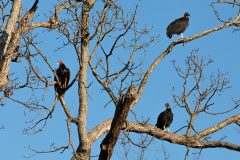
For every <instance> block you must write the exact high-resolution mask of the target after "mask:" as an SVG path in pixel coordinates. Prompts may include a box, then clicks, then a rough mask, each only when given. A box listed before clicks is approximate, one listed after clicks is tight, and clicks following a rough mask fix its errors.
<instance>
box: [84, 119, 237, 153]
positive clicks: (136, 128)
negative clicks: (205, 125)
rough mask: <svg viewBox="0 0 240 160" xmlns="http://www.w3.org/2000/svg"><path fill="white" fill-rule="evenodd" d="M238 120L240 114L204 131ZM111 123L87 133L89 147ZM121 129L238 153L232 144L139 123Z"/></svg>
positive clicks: (180, 142)
mask: <svg viewBox="0 0 240 160" xmlns="http://www.w3.org/2000/svg"><path fill="white" fill-rule="evenodd" d="M239 119H240V114H239V115H236V116H233V117H231V118H229V119H227V120H226V121H223V122H222V123H219V124H221V125H220V126H221V127H219V124H218V125H216V126H214V127H211V128H210V129H206V130H205V131H206V132H207V133H209V134H211V133H214V132H211V131H213V129H215V130H219V129H221V128H223V127H225V126H226V125H227V124H226V123H228V124H230V122H231V123H233V122H236V121H237V120H239ZM111 123H112V119H108V120H106V121H104V122H102V123H101V124H99V125H98V126H96V127H95V128H94V129H92V131H91V132H89V133H88V135H89V139H90V141H91V142H90V143H91V145H92V144H93V143H94V142H95V141H96V140H97V139H98V138H100V137H101V136H102V135H103V134H104V133H106V132H108V131H109V129H110V125H111ZM216 128H217V129H216ZM122 129H126V130H128V131H129V132H135V133H144V134H148V135H151V136H154V137H155V138H158V139H161V140H165V141H168V142H170V143H173V144H180V145H184V146H187V147H189V148H200V149H201V148H226V149H230V150H234V151H240V146H239V145H236V144H232V143H229V142H223V141H210V142H203V141H201V140H200V138H201V137H202V136H196V135H198V134H196V135H195V136H192V137H187V136H184V135H179V134H175V133H170V132H166V131H163V130H161V129H158V128H156V127H154V126H152V125H149V124H145V125H142V124H140V123H135V122H127V128H126V127H125V126H124V127H123V128H122ZM203 133H204V132H203V131H202V132H199V134H200V135H203Z"/></svg>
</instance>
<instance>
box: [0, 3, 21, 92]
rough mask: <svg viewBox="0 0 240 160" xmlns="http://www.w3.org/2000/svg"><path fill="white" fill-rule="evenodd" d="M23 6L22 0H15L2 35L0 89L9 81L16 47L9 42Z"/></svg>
mask: <svg viewBox="0 0 240 160" xmlns="http://www.w3.org/2000/svg"><path fill="white" fill-rule="evenodd" d="M21 6H22V0H15V1H14V2H13V7H12V11H11V13H10V17H9V19H8V22H7V25H6V29H5V31H4V33H3V35H2V36H1V46H0V75H1V77H0V90H2V88H3V87H5V86H6V84H7V83H9V81H10V80H9V78H8V74H9V69H10V64H11V57H12V52H10V51H13V50H14V49H10V50H8V48H9V43H10V40H11V38H12V34H13V33H14V31H15V25H16V23H17V21H18V17H19V15H20V11H21V8H22V7H21Z"/></svg>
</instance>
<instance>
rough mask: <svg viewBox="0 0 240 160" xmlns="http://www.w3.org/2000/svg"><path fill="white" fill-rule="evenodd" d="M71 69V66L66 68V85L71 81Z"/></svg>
mask: <svg viewBox="0 0 240 160" xmlns="http://www.w3.org/2000/svg"><path fill="white" fill-rule="evenodd" d="M70 74H71V73H70V69H69V68H66V69H65V75H66V85H68V83H69V80H70Z"/></svg>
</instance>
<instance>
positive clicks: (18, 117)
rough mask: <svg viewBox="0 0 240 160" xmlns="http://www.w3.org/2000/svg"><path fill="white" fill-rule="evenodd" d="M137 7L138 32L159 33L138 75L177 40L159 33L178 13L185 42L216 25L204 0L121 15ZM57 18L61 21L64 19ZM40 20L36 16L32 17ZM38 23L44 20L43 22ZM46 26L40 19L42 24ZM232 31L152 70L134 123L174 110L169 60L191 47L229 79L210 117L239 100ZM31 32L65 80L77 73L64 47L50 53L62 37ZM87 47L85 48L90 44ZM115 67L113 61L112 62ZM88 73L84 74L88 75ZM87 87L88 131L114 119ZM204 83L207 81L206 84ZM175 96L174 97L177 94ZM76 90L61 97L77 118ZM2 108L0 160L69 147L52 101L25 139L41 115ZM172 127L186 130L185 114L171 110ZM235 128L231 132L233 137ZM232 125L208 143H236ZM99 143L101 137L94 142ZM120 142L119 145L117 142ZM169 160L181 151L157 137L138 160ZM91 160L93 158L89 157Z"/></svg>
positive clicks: (209, 152) (219, 155)
mask: <svg viewBox="0 0 240 160" xmlns="http://www.w3.org/2000/svg"><path fill="white" fill-rule="evenodd" d="M30 2H33V1H32V0H31V1H29V0H28V1H26V0H25V1H24V2H23V3H24V7H26V6H28V7H29V6H31V4H32V3H30ZM54 3H56V0H54V1H53V0H51V1H40V2H39V7H38V12H37V13H38V14H39V15H40V16H39V17H44V14H47V15H48V14H49V12H50V10H51V11H53V7H52V5H53V4H54ZM136 3H139V7H138V11H137V21H138V23H139V25H140V26H144V25H146V26H147V27H149V28H152V29H151V35H157V34H160V39H159V41H158V42H157V43H154V44H153V45H152V46H150V47H149V48H147V50H146V52H145V53H141V55H143V56H144V54H145V61H144V65H143V70H144V71H145V70H146V69H147V67H148V66H149V65H150V63H151V62H152V61H153V60H154V58H156V57H157V56H158V55H159V54H160V53H161V52H162V51H164V50H165V49H166V47H167V46H168V45H169V44H170V43H171V41H172V40H174V39H177V38H178V36H173V38H172V39H171V40H170V39H168V38H167V37H166V27H167V25H168V24H169V23H170V22H171V21H172V20H174V19H176V18H179V17H181V16H182V15H183V14H184V12H186V11H188V12H189V13H190V14H191V17H190V25H189V27H188V29H187V30H186V32H185V33H184V36H185V37H188V36H191V35H193V34H196V33H199V32H201V31H204V30H206V29H210V28H212V27H214V26H217V25H220V24H221V23H220V22H219V21H218V20H217V18H216V17H215V15H214V12H213V10H212V8H211V7H210V1H184V0H169V1H162V2H161V1H158V0H154V1H153V0H151V1H146V0H145V1H144V0H140V1H139V2H136V1H124V2H123V3H122V6H123V7H124V8H126V9H127V10H128V11H131V12H133V11H134V7H132V6H133V5H134V4H136ZM219 9H220V12H221V16H223V17H224V18H226V19H228V18H229V16H231V15H236V9H234V8H233V7H232V6H229V7H221V8H219ZM63 16H64V15H63ZM39 19H42V18H39ZM43 19H44V18H43ZM45 20H46V18H45ZM232 32H233V28H227V29H224V30H222V31H220V32H215V33H212V34H210V35H207V36H205V37H203V38H200V39H197V40H195V41H193V42H190V43H188V44H186V45H185V46H182V45H179V46H177V47H176V48H175V49H174V50H173V52H172V53H171V54H170V55H169V56H167V57H166V58H165V59H164V60H163V61H162V62H160V64H159V65H158V67H157V68H156V70H155V71H154V73H153V74H152V76H151V77H150V80H149V81H148V83H147V86H146V88H145V90H144V94H143V96H142V99H141V100H140V101H139V103H138V104H137V105H136V106H135V107H134V109H133V110H134V111H135V112H136V113H137V117H138V118H139V119H140V120H141V118H143V119H148V118H149V123H150V124H152V125H155V123H156V119H157V116H158V114H159V113H160V112H161V111H163V109H164V107H163V106H164V104H165V103H166V102H169V103H170V104H172V105H173V98H172V88H173V87H175V88H177V89H179V88H181V86H182V83H181V81H180V79H179V78H177V74H176V72H175V70H174V69H173V66H172V65H171V62H170V61H172V60H174V59H175V60H176V61H177V63H178V64H179V65H182V64H183V63H184V59H185V58H186V57H187V56H188V55H189V54H190V53H191V51H192V50H194V49H199V54H200V55H202V56H206V57H209V56H210V57H211V58H212V59H214V63H213V64H212V65H211V66H210V67H209V68H208V70H207V74H206V76H207V75H209V74H210V73H211V72H215V73H216V72H217V71H218V70H220V71H221V72H223V73H227V74H226V75H227V77H228V79H230V82H231V84H230V86H231V88H230V89H228V90H226V92H224V93H222V94H221V95H219V96H218V97H216V98H215V99H214V100H215V101H214V103H215V106H214V107H215V109H216V110H217V111H224V110H226V109H227V108H230V107H232V106H233V103H232V101H231V98H235V99H239V98H240V97H239V89H240V85H239V83H238V82H239V81H240V73H239V68H240V63H239V59H240V56H239V41H240V35H239V33H240V32H234V33H232ZM34 33H36V34H38V41H39V42H41V43H40V45H39V47H40V49H42V50H43V52H44V53H45V54H46V56H47V57H48V58H49V59H50V63H51V64H52V65H53V66H54V67H55V68H57V64H56V62H57V60H58V59H63V60H64V63H65V64H66V65H67V66H68V67H69V68H70V69H71V71H72V77H71V78H73V75H75V73H76V72H77V67H76V56H75V55H74V54H73V53H72V52H73V50H72V49H71V48H65V49H63V50H60V51H58V52H56V48H57V47H59V46H60V45H61V43H62V40H61V39H57V35H56V34H55V33H53V32H48V31H46V30H45V31H44V32H43V30H41V29H37V30H36V31H34ZM90 48H91V46H90ZM113 61H114V59H113ZM39 65H40V66H41V72H42V73H43V74H50V73H51V72H49V69H48V68H47V66H46V65H42V64H41V63H40V62H39ZM11 72H15V73H16V74H17V75H21V74H22V72H24V64H13V65H12V68H11ZM89 73H90V72H89ZM91 82H93V84H92V86H91V87H90V90H89V112H88V130H90V129H92V128H93V127H94V126H96V125H97V124H99V123H100V122H102V121H104V120H106V119H108V118H110V117H111V116H112V115H113V113H114V106H113V105H112V104H111V105H109V106H107V107H106V108H105V107H104V106H105V104H106V103H107V102H108V101H109V100H110V98H109V97H108V95H106V93H105V92H104V91H102V90H99V85H98V84H97V82H96V81H95V80H94V79H93V77H92V76H91V75H90V76H89V83H91ZM207 82H208V79H206V83H207ZM43 93H44V92H42V91H41V92H39V91H37V92H35V94H36V95H37V96H38V97H40V98H41V96H42V94H43ZM179 93H180V92H179ZM45 94H46V95H45V96H44V99H43V101H42V102H41V103H43V104H45V105H46V106H48V107H51V106H52V104H53V99H54V90H53V87H51V88H49V89H48V90H47V91H46V92H45ZM76 94H77V85H76V84H75V85H74V86H73V88H71V89H70V90H69V91H68V92H67V93H66V94H65V97H66V100H67V104H68V106H69V108H70V110H71V111H72V112H73V113H77V109H78V99H77V95H76ZM30 97H31V95H29V93H28V92H24V91H19V92H16V93H15V94H14V98H18V99H21V98H25V99H28V98H30ZM4 103H5V107H4V108H0V124H2V125H4V127H5V129H3V130H0V142H1V143H0V148H1V149H0V155H1V156H0V157H1V158H0V159H4V160H8V159H9V160H10V159H11V160H13V159H14V160H22V159H25V157H28V156H31V154H32V152H31V151H29V150H28V149H27V148H26V147H28V146H31V147H32V148H34V149H39V150H47V149H48V148H49V146H50V144H52V143H54V144H55V145H56V146H61V145H65V144H67V142H68V135H67V129H66V117H65V115H64V113H63V110H62V108H61V106H60V103H57V107H56V110H55V112H54V114H53V117H52V118H51V119H50V120H49V121H48V123H47V126H46V127H45V128H44V130H43V131H42V132H40V133H38V134H35V135H31V134H29V135H27V134H24V133H23V130H24V128H26V127H28V125H29V123H26V122H29V121H31V120H32V119H33V118H36V119H39V118H42V117H44V116H45V115H46V113H44V112H39V113H38V112H37V113H36V112H31V111H29V110H27V109H25V108H24V107H23V106H20V105H19V104H16V103H12V102H11V101H8V100H6V101H4ZM173 113H174V121H173V124H172V126H171V128H170V130H171V131H176V130H177V129H179V128H180V127H181V126H183V125H185V124H186V118H187V117H186V114H185V113H184V112H183V111H182V109H180V108H179V107H173ZM237 113H239V109H238V110H236V111H234V112H232V113H230V114H227V115H226V116H224V117H221V116H204V115H202V116H200V117H199V118H198V119H197V124H199V130H200V129H203V128H206V127H209V126H211V125H214V124H216V123H218V122H220V121H221V120H223V118H226V117H229V116H231V115H234V114H237ZM129 119H130V120H132V119H133V115H132V114H131V113H130V114H129ZM72 128H73V131H72V132H73V137H74V140H75V146H77V142H78V140H77V135H76V130H75V128H74V126H72ZM237 129H238V131H236V130H237ZM239 134H240V133H239V127H238V128H237V126H236V125H230V126H229V127H227V128H226V129H224V130H223V131H221V132H220V133H219V134H216V136H215V137H214V138H215V140H218V139H220V138H221V137H222V136H228V138H226V139H225V140H229V141H230V142H235V143H236V144H240V139H239ZM132 138H133V140H134V141H135V142H137V141H138V139H139V138H140V137H139V136H136V135H135V134H133V136H132ZM101 139H102V138H101ZM101 139H100V141H97V142H96V143H95V145H94V147H93V149H92V155H98V154H99V148H100V146H99V144H100V142H101ZM119 142H120V141H119ZM164 149H165V151H166V153H167V154H168V155H169V160H177V159H184V155H185V152H186V148H185V147H184V146H179V145H175V144H170V143H168V142H164V141H161V140H158V139H154V140H153V142H152V144H151V145H150V146H149V149H147V150H146V152H145V155H144V160H162V159H163V150H164ZM129 150H131V153H130V155H129V159H130V160H137V159H138V157H139V155H140V154H139V153H140V151H139V150H138V149H136V148H135V147H133V146H130V148H129ZM196 152H199V150H191V152H190V155H189V159H194V158H195V157H196V156H195V155H194V154H193V153H196ZM123 154H124V152H123V148H122V146H121V145H119V144H118V145H117V147H116V148H115V152H114V155H113V157H112V159H113V160H118V159H120V160H124V159H125V158H124V157H123ZM71 156H72V153H71V150H66V151H65V152H64V153H59V152H56V153H52V154H38V155H35V156H33V157H31V158H30V159H33V160H42V159H46V160H59V159H70V157H71ZM92 159H97V158H92ZM200 159H202V160H205V159H219V160H221V159H229V160H238V159H239V153H237V152H234V151H228V150H226V149H206V150H203V151H202V153H201V158H200Z"/></svg>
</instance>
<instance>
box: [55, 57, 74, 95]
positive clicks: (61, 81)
mask: <svg viewBox="0 0 240 160" xmlns="http://www.w3.org/2000/svg"><path fill="white" fill-rule="evenodd" d="M58 65H59V67H58V69H57V70H56V72H55V73H56V75H57V77H58V81H57V77H56V76H54V81H56V82H57V83H55V84H54V88H55V91H56V92H57V93H58V94H63V93H64V92H65V89H66V87H67V86H68V83H69V79H70V70H69V68H67V67H66V66H65V64H64V63H63V62H62V61H61V60H59V61H58Z"/></svg>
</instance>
